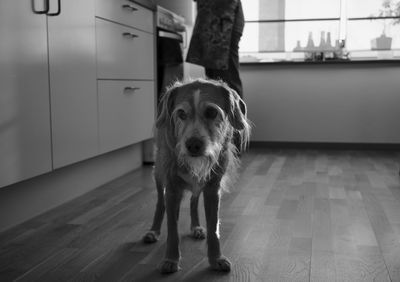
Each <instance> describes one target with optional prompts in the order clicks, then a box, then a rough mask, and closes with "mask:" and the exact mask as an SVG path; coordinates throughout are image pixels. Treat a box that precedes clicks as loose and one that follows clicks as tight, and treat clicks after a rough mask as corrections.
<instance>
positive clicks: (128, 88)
mask: <svg viewBox="0 0 400 282" xmlns="http://www.w3.org/2000/svg"><path fill="white" fill-rule="evenodd" d="M136 90H140V87H130V86H127V87H125V88H124V92H125V93H133V92H135V91H136Z"/></svg>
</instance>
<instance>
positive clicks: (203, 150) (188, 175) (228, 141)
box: [143, 79, 250, 273]
mask: <svg viewBox="0 0 400 282" xmlns="http://www.w3.org/2000/svg"><path fill="white" fill-rule="evenodd" d="M158 113H159V114H158V117H157V120H156V126H155V130H156V134H155V136H156V137H155V138H156V142H155V143H156V153H155V168H154V178H155V182H156V187H157V194H158V200H157V205H156V211H155V214H154V219H153V225H152V227H151V229H150V231H148V232H147V233H146V234H145V235H144V237H143V241H144V242H146V243H153V242H156V241H157V240H158V238H159V236H160V229H161V224H162V221H163V217H164V213H165V210H166V212H167V230H168V237H167V248H166V254H165V258H164V259H163V260H162V262H161V263H160V265H159V270H160V271H161V273H173V272H176V271H178V270H179V269H180V267H179V261H180V250H179V235H178V225H177V222H178V217H179V207H180V202H181V200H182V196H183V192H184V190H190V191H191V192H192V197H191V200H190V214H191V232H192V233H191V235H192V236H193V237H194V238H196V239H205V237H206V236H207V246H208V253H207V255H208V261H209V264H210V267H211V268H212V269H214V270H217V271H223V272H229V271H230V269H231V262H230V261H229V260H228V258H226V257H225V256H223V254H222V253H221V247H220V241H219V207H220V195H221V192H222V191H225V190H226V189H227V187H228V186H229V183H230V182H232V181H233V180H234V177H235V175H236V169H237V167H238V165H239V158H238V154H239V151H241V150H244V149H245V148H246V147H247V145H248V142H249V137H250V123H249V120H248V119H247V114H246V113H247V109H246V104H245V103H244V101H243V100H242V99H241V98H240V97H239V95H238V94H237V93H236V91H234V90H233V89H231V88H230V87H228V85H227V84H226V83H224V82H222V81H216V80H208V79H196V80H192V81H189V82H176V83H175V84H173V85H172V86H171V87H170V88H169V89H168V90H167V91H166V92H165V94H164V95H163V97H162V98H161V101H160V104H159V109H158ZM236 138H239V141H240V142H235V141H234V139H236ZM235 143H238V144H240V145H236V146H235ZM237 147H239V148H237ZM201 192H203V198H204V209H205V216H206V222H207V231H206V230H205V229H204V228H203V227H202V226H201V225H200V222H199V215H198V199H199V195H200V193H201Z"/></svg>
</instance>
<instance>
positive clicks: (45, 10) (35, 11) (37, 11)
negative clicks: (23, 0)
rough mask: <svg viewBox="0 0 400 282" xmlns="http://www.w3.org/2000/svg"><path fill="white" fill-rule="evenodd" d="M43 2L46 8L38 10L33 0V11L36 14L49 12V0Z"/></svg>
mask: <svg viewBox="0 0 400 282" xmlns="http://www.w3.org/2000/svg"><path fill="white" fill-rule="evenodd" d="M43 3H44V10H36V7H35V0H32V1H31V5H32V11H33V12H34V13H35V14H39V15H40V14H47V13H48V12H49V0H44V1H43Z"/></svg>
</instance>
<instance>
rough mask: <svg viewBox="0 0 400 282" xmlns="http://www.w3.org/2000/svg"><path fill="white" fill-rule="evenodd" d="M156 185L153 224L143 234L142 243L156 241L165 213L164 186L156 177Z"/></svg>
mask: <svg viewBox="0 0 400 282" xmlns="http://www.w3.org/2000/svg"><path fill="white" fill-rule="evenodd" d="M156 186H157V205H156V211H155V213H154V218H153V225H152V226H151V229H150V230H149V231H147V232H146V234H145V235H144V236H143V242H144V243H154V242H157V241H158V238H159V237H160V233H161V224H162V222H163V219H164V214H165V200H164V191H165V190H164V187H163V184H162V182H161V181H160V180H159V179H157V177H156Z"/></svg>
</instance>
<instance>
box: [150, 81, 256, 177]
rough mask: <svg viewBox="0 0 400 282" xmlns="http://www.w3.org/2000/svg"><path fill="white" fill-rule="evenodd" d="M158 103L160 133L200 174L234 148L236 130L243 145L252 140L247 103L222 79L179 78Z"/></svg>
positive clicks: (181, 158)
mask: <svg viewBox="0 0 400 282" xmlns="http://www.w3.org/2000/svg"><path fill="white" fill-rule="evenodd" d="M159 107H160V108H159V110H158V112H159V116H158V119H157V122H156V127H157V129H158V132H159V133H158V134H162V135H163V137H164V138H165V141H166V143H167V144H166V145H167V146H168V147H169V148H170V149H171V150H173V151H174V152H175V154H176V156H177V159H178V160H179V162H180V164H181V165H183V166H185V167H187V168H189V169H190V171H191V172H192V174H193V175H196V176H197V177H198V178H204V177H207V176H208V175H209V173H210V172H211V169H212V167H214V165H215V163H217V162H218V159H219V156H220V153H221V152H222V151H223V150H228V149H229V150H232V149H233V148H234V146H233V145H232V138H233V135H234V133H235V132H237V133H236V134H237V135H238V136H240V138H241V146H242V148H245V147H246V145H247V143H248V141H249V134H250V125H249V122H248V120H247V117H246V111H247V110H246V105H245V103H244V102H243V100H242V99H241V98H240V97H239V95H238V94H237V93H236V92H235V91H234V90H233V89H231V88H230V87H228V86H227V84H225V83H223V82H220V81H214V80H204V79H198V80H195V81H192V82H188V83H182V82H177V83H175V84H174V85H173V86H172V87H170V88H169V89H168V90H167V92H166V93H165V94H164V96H163V98H162V99H161V102H160V105H159Z"/></svg>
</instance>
